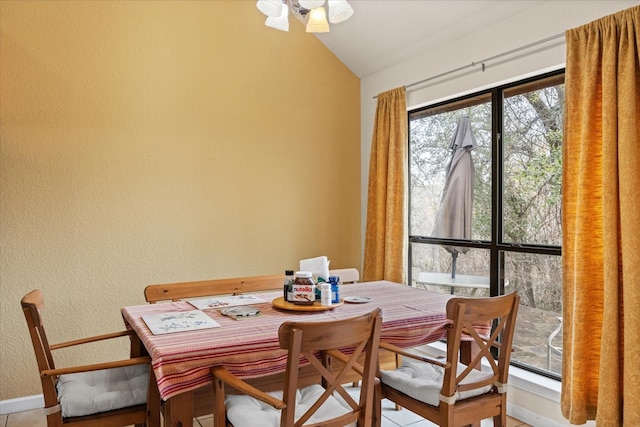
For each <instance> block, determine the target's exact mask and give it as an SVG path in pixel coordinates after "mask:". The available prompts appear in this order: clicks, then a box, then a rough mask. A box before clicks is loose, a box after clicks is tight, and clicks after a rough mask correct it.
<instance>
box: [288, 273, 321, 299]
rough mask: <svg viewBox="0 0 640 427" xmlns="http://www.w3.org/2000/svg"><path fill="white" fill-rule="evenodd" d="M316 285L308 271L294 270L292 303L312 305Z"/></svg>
mask: <svg viewBox="0 0 640 427" xmlns="http://www.w3.org/2000/svg"><path fill="white" fill-rule="evenodd" d="M315 290H316V285H315V283H313V279H312V274H311V272H310V271H296V278H295V280H294V281H293V293H292V297H293V299H292V301H289V302H292V303H294V304H301V305H312V304H313V303H314V302H315V301H316V292H315Z"/></svg>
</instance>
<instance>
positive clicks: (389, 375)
mask: <svg viewBox="0 0 640 427" xmlns="http://www.w3.org/2000/svg"><path fill="white" fill-rule="evenodd" d="M465 368H466V366H465V365H463V364H459V365H458V372H462V371H463V370H464V369H465ZM380 376H381V378H380V380H381V381H382V382H383V383H384V384H387V385H389V386H391V387H393V388H394V389H396V390H399V391H401V392H403V393H404V394H406V395H409V396H411V397H413V398H414V399H416V400H419V401H421V402H424V403H427V404H429V405H431V406H440V392H441V390H442V381H443V379H444V368H442V367H440V366H436V365H432V364H431V363H427V362H421V361H419V360H415V359H411V358H408V357H405V358H404V359H403V360H402V366H400V367H399V368H397V369H395V370H393V371H381V372H380ZM487 376H490V374H487V373H483V372H482V371H478V370H473V371H472V372H471V373H469V375H467V377H466V378H465V379H464V380H463V381H462V383H463V384H464V383H466V382H473V381H477V380H479V379H481V378H485V377H487ZM489 390H491V385H488V386H485V387H481V388H477V389H473V390H467V391H463V392H461V393H460V394H459V395H458V398H457V399H456V400H463V399H468V398H469V397H473V396H478V395H480V394H484V393H486V392H488V391H489Z"/></svg>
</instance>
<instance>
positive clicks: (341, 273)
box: [329, 268, 360, 285]
mask: <svg viewBox="0 0 640 427" xmlns="http://www.w3.org/2000/svg"><path fill="white" fill-rule="evenodd" d="M329 276H338V277H339V278H340V283H343V284H345V285H347V284H349V283H358V282H359V281H360V273H359V272H358V269H357V268H340V269H336V270H329Z"/></svg>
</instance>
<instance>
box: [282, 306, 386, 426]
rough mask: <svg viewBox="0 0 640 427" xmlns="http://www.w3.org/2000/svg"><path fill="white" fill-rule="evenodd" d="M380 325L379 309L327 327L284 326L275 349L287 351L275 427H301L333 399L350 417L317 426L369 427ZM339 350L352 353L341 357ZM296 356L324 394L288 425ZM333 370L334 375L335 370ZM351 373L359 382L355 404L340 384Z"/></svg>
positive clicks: (310, 324)
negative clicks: (313, 371) (344, 405)
mask: <svg viewBox="0 0 640 427" xmlns="http://www.w3.org/2000/svg"><path fill="white" fill-rule="evenodd" d="M381 325H382V310H380V309H379V308H376V309H375V310H373V311H371V312H370V313H367V314H364V315H361V316H358V317H355V318H351V319H345V320H337V321H332V322H284V323H283V324H282V325H281V326H280V329H279V333H278V335H279V339H280V347H281V348H283V349H286V350H288V357H287V369H286V376H285V384H284V390H283V401H284V402H285V403H286V407H285V408H284V409H283V410H282V421H281V425H287V426H295V427H297V426H301V425H303V424H304V423H305V422H306V421H307V420H308V419H309V417H310V416H311V415H313V413H315V412H316V411H317V410H318V409H319V408H320V406H321V405H322V403H323V402H324V401H325V400H326V399H327V397H329V396H330V395H335V394H339V395H340V396H341V397H342V398H343V399H344V400H345V401H346V402H347V403H348V404H349V406H350V407H351V411H350V412H349V413H347V414H345V415H342V416H339V417H337V418H335V419H333V420H328V421H325V422H323V424H322V425H323V426H325V427H339V426H345V425H347V424H349V423H352V422H356V421H357V422H358V425H359V426H371V425H373V408H374V401H373V399H374V383H375V380H376V377H375V375H376V368H377V360H378V345H379V340H380V328H381ZM354 347H355V350H353V349H354ZM341 349H342V350H341ZM343 349H351V350H353V352H351V350H350V351H349V352H348V353H345V352H344V351H343ZM363 352H364V354H365V357H364V363H362V364H361V363H359V362H358V359H359V358H360V356H361V355H362V354H363ZM300 356H303V357H304V358H305V359H306V360H308V361H309V362H310V364H311V366H313V367H314V368H315V369H316V370H317V371H318V372H319V373H320V375H321V376H322V382H323V385H324V387H325V389H326V392H324V393H323V394H322V396H321V397H320V398H319V399H318V401H316V402H315V403H314V404H313V405H312V406H311V407H310V408H309V410H308V411H307V412H306V413H305V414H304V415H302V416H301V417H300V418H299V419H298V420H297V421H296V422H295V424H294V416H295V401H296V390H297V388H298V371H299V367H300V360H301V357H300ZM327 366H333V368H334V369H325V367H327ZM338 366H339V367H340V369H338V370H336V369H335V368H336V367H338ZM354 371H355V372H357V373H358V374H359V376H360V379H361V380H362V386H361V389H360V399H359V402H356V401H355V400H354V399H353V398H352V397H351V396H350V395H349V393H348V392H347V390H346V389H345V388H344V387H343V384H345V383H347V382H349V381H352V379H353V378H352V377H349V375H350V374H351V375H353V372H354ZM346 378H349V379H348V380H347V379H346Z"/></svg>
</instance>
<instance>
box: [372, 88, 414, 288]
mask: <svg viewBox="0 0 640 427" xmlns="http://www.w3.org/2000/svg"><path fill="white" fill-rule="evenodd" d="M407 143H408V142H407V101H406V93H405V89H404V87H401V88H398V89H392V90H390V91H387V92H383V93H381V94H379V95H378V107H377V110H376V117H375V123H374V128H373V139H372V142H371V158H370V162H369V189H368V192H367V196H368V202H367V226H366V227H367V228H366V236H365V247H364V268H363V270H362V278H363V280H364V281H371V280H391V281H393V282H399V283H404V282H405V266H406V262H405V260H406V252H407V251H406V243H405V242H406V236H405V235H406V233H405V224H406V208H405V204H406V203H405V199H406V196H405V193H406V188H407V186H406V180H407Z"/></svg>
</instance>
